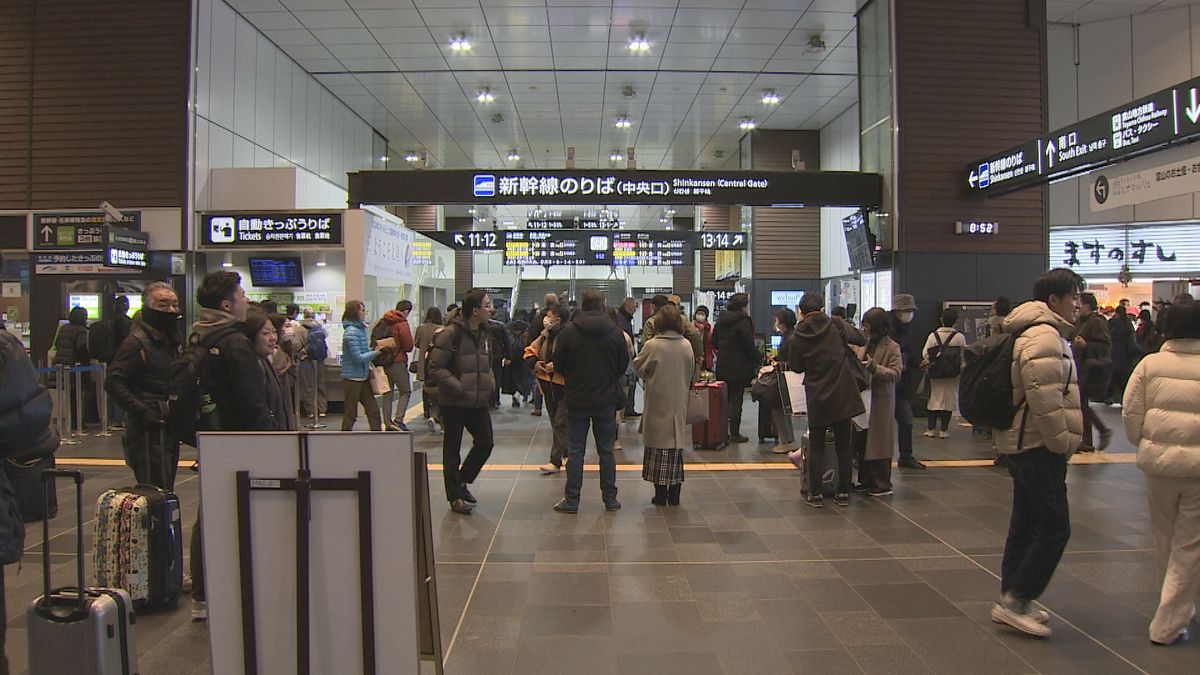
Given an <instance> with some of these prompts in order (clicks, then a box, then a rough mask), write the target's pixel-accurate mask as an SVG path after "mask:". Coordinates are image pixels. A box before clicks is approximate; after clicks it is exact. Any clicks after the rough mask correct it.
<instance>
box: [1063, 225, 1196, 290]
mask: <svg viewBox="0 0 1200 675" xmlns="http://www.w3.org/2000/svg"><path fill="white" fill-rule="evenodd" d="M1124 265H1128V266H1129V271H1130V273H1131V274H1133V275H1134V276H1159V275H1161V276H1171V277H1186V276H1191V275H1195V274H1197V273H1200V230H1197V228H1196V227H1195V226H1194V225H1190V226H1189V225H1188V224H1181V225H1150V226H1147V227H1133V228H1129V229H1128V230H1126V229H1125V228H1123V227H1052V228H1050V266H1051V267H1069V268H1070V269H1072V270H1075V271H1076V272H1078V273H1079V274H1080V275H1082V276H1084V277H1089V276H1090V277H1093V278H1094V277H1097V276H1102V277H1111V278H1115V277H1116V276H1117V275H1118V274H1119V273H1120V272H1121V268H1122V267H1123V266H1124Z"/></svg>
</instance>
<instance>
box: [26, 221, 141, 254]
mask: <svg viewBox="0 0 1200 675" xmlns="http://www.w3.org/2000/svg"><path fill="white" fill-rule="evenodd" d="M106 218H107V217H106V215H105V214H104V213H103V212H102V211H95V212H93V211H76V212H64V213H34V214H33V242H34V243H33V248H34V250H35V251H53V250H64V249H87V248H92V249H99V248H103V247H104V232H105V230H104V228H105V226H107V225H109V224H110V221H111V222H112V223H115V224H117V225H120V226H121V227H122V228H125V229H129V230H139V229H141V227H142V213H141V212H140V211H126V212H125V217H124V218H122V219H121V221H120V222H119V223H117V222H116V221H112V219H106Z"/></svg>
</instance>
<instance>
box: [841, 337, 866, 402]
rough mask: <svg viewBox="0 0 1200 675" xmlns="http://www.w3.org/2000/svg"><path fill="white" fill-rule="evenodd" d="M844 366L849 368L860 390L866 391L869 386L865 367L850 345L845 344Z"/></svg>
mask: <svg viewBox="0 0 1200 675" xmlns="http://www.w3.org/2000/svg"><path fill="white" fill-rule="evenodd" d="M846 367H848V368H849V369H850V374H851V375H853V376H854V384H855V386H857V387H858V390H859V391H860V392H862V391H866V390H867V387H869V386H871V384H870V382H871V381H870V378H868V377H867V368H866V366H864V365H863V364H862V361H859V360H858V355H857V354H855V353H854V350H852V349H850V345H846Z"/></svg>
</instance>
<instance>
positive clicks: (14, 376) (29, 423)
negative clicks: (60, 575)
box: [0, 330, 58, 673]
mask: <svg viewBox="0 0 1200 675" xmlns="http://www.w3.org/2000/svg"><path fill="white" fill-rule="evenodd" d="M53 410H54V404H53V402H52V401H51V400H50V394H49V393H48V392H47V391H46V389H45V388H44V387H42V386H41V385H40V384H38V379H37V371H35V370H34V368H33V362H32V361H30V360H29V355H28V354H26V353H25V348H24V347H23V346H22V345H21V341H20V340H18V339H17V338H16V337H14V336H13V335H12V334H11V333H9V332H8V331H3V330H0V462H3V461H7V460H8V459H9V458H10V457H12V458H19V459H34V458H37V457H46V456H49V455H52V454H54V451H55V450H57V449H58V434H57V433H56V432H55V431H54V429H53V428H51V426H50V416H51V414H52V413H53ZM0 483H3V485H0V495H4V497H3V500H4V502H5V503H4V504H0V552H3V556H4V558H6V559H8V560H7V562H12V559H11V558H12V556H18V557H19V556H20V552H21V549H22V548H24V539H23V538H22V537H21V533H23V532H24V524H23V523H22V522H21V521H22V518H21V514H20V511H19V510H18V509H17V506H16V499H15V497H13V496H12V488H11V487H10V486H9V484H8V478H7V477H6V476H5V474H4V472H3V471H0ZM7 624H8V613H7V612H6V611H5V609H4V570H3V569H2V568H0V673H7V672H8V659H7V657H5V655H4V639H5V633H6V632H7V631H6V630H5V626H6V625H7Z"/></svg>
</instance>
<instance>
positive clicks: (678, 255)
mask: <svg viewBox="0 0 1200 675" xmlns="http://www.w3.org/2000/svg"><path fill="white" fill-rule="evenodd" d="M612 239H613V242H612V264H613V267H634V266H639V267H641V266H645V267H650V266H658V265H670V266H675V265H691V264H692V233H691V232H682V233H680V232H614V233H613V234H612Z"/></svg>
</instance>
